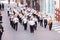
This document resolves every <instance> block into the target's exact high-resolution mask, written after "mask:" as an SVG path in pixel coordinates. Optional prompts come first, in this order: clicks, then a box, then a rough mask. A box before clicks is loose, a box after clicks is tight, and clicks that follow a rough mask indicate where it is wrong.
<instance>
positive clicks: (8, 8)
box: [7, 6, 10, 16]
mask: <svg viewBox="0 0 60 40" xmlns="http://www.w3.org/2000/svg"><path fill="white" fill-rule="evenodd" d="M9 10H10V7H9V6H8V8H7V13H8V16H9Z"/></svg>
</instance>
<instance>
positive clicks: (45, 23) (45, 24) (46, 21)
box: [44, 14, 48, 28]
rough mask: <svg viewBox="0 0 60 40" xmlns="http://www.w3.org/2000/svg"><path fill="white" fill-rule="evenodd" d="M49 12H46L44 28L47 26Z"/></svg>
mask: <svg viewBox="0 0 60 40" xmlns="http://www.w3.org/2000/svg"><path fill="white" fill-rule="evenodd" d="M47 16H48V15H47V14H44V28H46V26H47Z"/></svg>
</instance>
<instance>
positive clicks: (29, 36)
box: [2, 6, 60, 40]
mask: <svg viewBox="0 0 60 40" xmlns="http://www.w3.org/2000/svg"><path fill="white" fill-rule="evenodd" d="M6 8H7V6H5V10H4V11H3V12H2V14H3V24H2V25H3V27H4V33H3V36H2V40H60V33H58V32H56V31H55V30H52V31H49V30H48V27H47V28H46V29H45V28H43V27H40V26H39V24H38V28H37V30H36V31H35V33H30V32H29V27H28V30H27V31H24V30H23V25H21V24H20V23H19V26H18V31H15V30H13V28H12V27H11V26H10V23H9V18H8V16H7V12H6Z"/></svg>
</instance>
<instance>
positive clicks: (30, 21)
mask: <svg viewBox="0 0 60 40" xmlns="http://www.w3.org/2000/svg"><path fill="white" fill-rule="evenodd" d="M28 24H29V26H30V32H31V33H34V26H35V21H34V20H33V19H32V16H31V18H30V20H29V21H28Z"/></svg>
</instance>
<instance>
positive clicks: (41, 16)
mask: <svg viewBox="0 0 60 40" xmlns="http://www.w3.org/2000/svg"><path fill="white" fill-rule="evenodd" d="M40 26H42V27H43V15H42V14H40Z"/></svg>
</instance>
